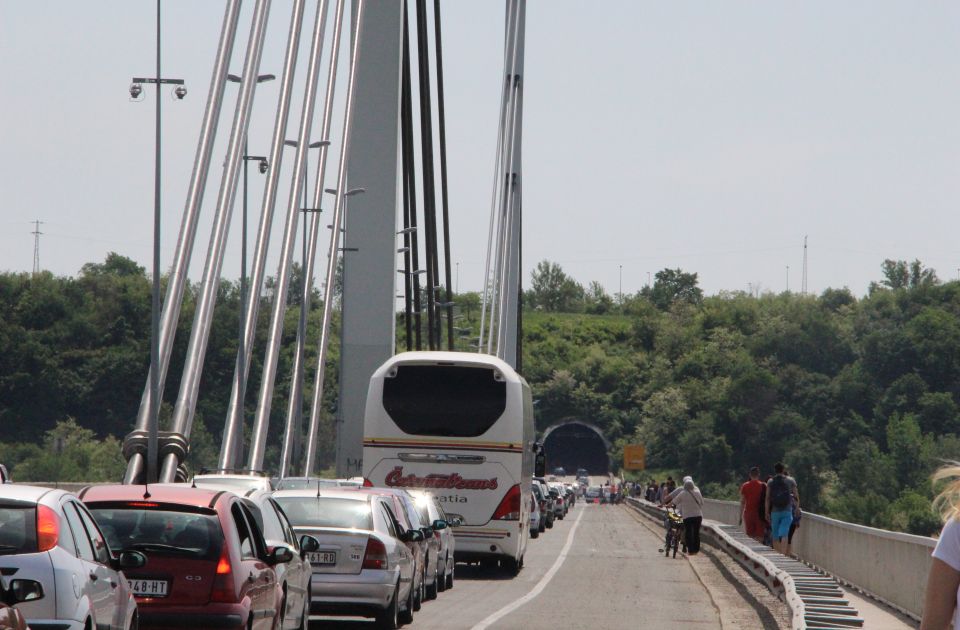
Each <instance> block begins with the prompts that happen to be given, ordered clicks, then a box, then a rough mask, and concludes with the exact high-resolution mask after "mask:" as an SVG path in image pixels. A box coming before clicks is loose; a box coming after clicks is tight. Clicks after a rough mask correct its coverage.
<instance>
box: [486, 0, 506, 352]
mask: <svg viewBox="0 0 960 630" xmlns="http://www.w3.org/2000/svg"><path fill="white" fill-rule="evenodd" d="M512 18H513V15H512V13H510V12H509V11H507V16H506V20H507V25H506V32H505V33H504V38H503V69H504V78H503V82H502V83H501V84H500V122H499V123H498V125H497V150H496V152H495V153H494V160H493V184H492V186H491V189H492V192H491V193H490V225H489V227H488V229H487V253H486V257H485V261H484V267H483V268H484V272H483V273H484V275H483V293H482V300H481V303H480V332H479V337H478V338H477V352H480V353H482V352H483V351H484V348H483V346H484V336H485V335H486V338H487V341H488V344H487V345H488V346H489V339H490V336H491V335H490V334H489V333H487V331H486V328H487V325H489V326H490V330H491V332H492V330H493V328H492V327H493V319H492V315H493V314H492V312H491V314H490V317H489V322H488V321H487V320H488V317H487V311H488V310H491V311H492V308H493V302H492V297H493V296H492V293H493V291H494V287H493V286H492V282H493V277H494V276H493V275H492V273H491V267H490V263H491V259H492V258H493V257H494V256H495V252H494V249H493V248H494V244H495V241H494V239H493V234H494V228H495V227H496V221H497V199H498V198H499V194H498V193H499V190H500V182H501V181H502V177H501V173H500V171H501V168H502V167H501V164H502V162H503V135H504V123H505V118H506V115H507V101H506V98H507V90H508V88H509V86H510V75H509V73H508V72H507V59H509V55H510V53H509V51H510V32H511V19H512ZM489 352H490V350H489V348H488V350H487V353H488V354H489Z"/></svg>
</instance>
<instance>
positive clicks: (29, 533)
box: [0, 503, 37, 556]
mask: <svg viewBox="0 0 960 630" xmlns="http://www.w3.org/2000/svg"><path fill="white" fill-rule="evenodd" d="M36 551H37V509H36V508H35V507H33V506H28V505H4V504H2V503H0V556H3V555H9V554H16V553H35V552H36Z"/></svg>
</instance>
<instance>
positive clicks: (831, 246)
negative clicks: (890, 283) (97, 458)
mask: <svg viewBox="0 0 960 630" xmlns="http://www.w3.org/2000/svg"><path fill="white" fill-rule="evenodd" d="M290 4H291V3H290V2H289V1H284V0H275V2H274V3H273V12H272V14H271V18H270V31H269V33H268V37H267V42H266V46H267V49H266V53H265V55H264V59H263V64H262V67H261V72H272V73H274V74H277V75H278V76H279V74H280V72H281V70H282V67H281V63H282V53H283V47H284V45H285V38H286V30H287V27H288V24H289V11H290ZM308 4H310V5H311V6H315V3H313V2H311V3H308ZM246 5H247V6H245V10H244V13H243V17H242V21H241V30H240V32H239V33H238V37H237V41H238V44H237V47H236V50H235V55H234V58H235V63H234V64H233V65H232V67H231V70H232V71H233V72H235V73H239V72H240V70H241V56H242V52H243V49H244V44H245V42H246V38H247V32H248V22H249V14H250V10H251V7H252V2H247V3H246ZM223 6H224V3H223V2H222V1H213V0H203V1H199V0H165V2H164V20H163V28H164V31H163V33H164V37H163V41H164V53H163V66H164V74H165V75H166V76H172V77H180V78H184V79H185V80H186V81H187V86H188V88H189V94H188V96H187V98H186V99H185V100H183V101H181V102H177V101H175V100H173V99H172V97H170V95H169V94H167V93H166V92H165V93H164V101H163V104H164V110H163V111H164V127H163V138H164V169H165V171H164V180H163V181H164V187H163V194H164V205H163V208H164V219H163V220H164V230H163V252H164V257H163V261H164V267H165V268H166V267H167V266H168V265H169V261H170V255H171V252H172V250H173V246H174V241H175V238H176V234H177V231H178V229H179V224H180V219H181V213H182V210H183V204H184V200H185V196H186V188H187V184H188V179H189V174H190V169H191V167H192V163H193V157H194V153H195V150H196V142H197V133H198V129H199V125H200V117H201V115H202V112H203V108H204V104H205V99H206V95H207V90H208V86H209V79H210V72H211V69H212V62H213V57H214V53H215V47H216V42H217V37H218V34H219V28H220V24H221V21H222V17H223ZM442 6H443V11H444V14H443V19H444V29H445V31H444V44H445V47H444V64H445V70H446V77H445V79H446V90H447V120H448V141H449V168H450V182H451V192H450V200H451V214H452V232H453V237H452V240H453V259H454V260H455V261H461V268H460V288H461V290H469V289H476V288H478V287H479V286H480V285H481V279H482V261H483V258H484V247H485V245H486V226H487V221H488V212H489V199H490V185H491V177H492V168H493V154H494V149H495V141H496V124H497V108H498V103H499V96H500V93H499V85H500V84H499V77H500V72H501V68H502V39H503V3H502V2H499V1H496V2H494V1H492V0H484V1H467V0H446V1H445V2H443V5H442ZM154 11H155V8H154V3H153V2H150V1H143V0H113V1H107V0H98V1H89V2H67V1H60V2H44V1H41V0H0V77H2V80H3V89H2V96H0V139H2V151H0V269H4V270H15V271H21V270H29V269H30V268H31V266H32V255H33V237H32V236H31V234H30V232H31V231H32V229H33V228H32V225H31V224H30V221H32V220H33V219H36V218H39V219H41V220H42V221H44V222H45V224H44V225H43V226H41V230H42V231H43V232H44V235H43V236H42V237H41V244H40V258H41V266H42V267H43V268H45V269H49V270H51V271H53V272H55V273H58V274H76V273H77V271H78V270H79V268H80V267H81V266H82V265H83V264H84V263H86V262H90V261H102V260H103V258H104V256H105V255H106V253H107V252H108V251H111V250H113V251H117V252H119V253H122V254H124V255H127V256H131V257H133V258H135V259H137V260H138V261H140V262H141V264H144V265H147V266H148V267H149V261H150V257H151V251H150V245H151V242H152V241H151V238H152V237H151V230H152V208H153V111H154V109H153V100H152V98H153V88H151V87H148V88H147V89H146V94H147V96H148V99H147V100H146V101H145V102H142V103H132V102H130V101H129V97H128V94H127V89H128V86H129V82H130V78H131V77H133V76H135V75H149V74H151V73H152V71H153V70H152V69H153V64H154V45H155V43H154V28H155V25H154V17H155V15H154ZM307 20H308V24H309V23H312V15H308V16H307ZM304 39H305V40H306V39H308V38H307V37H305V38H304ZM526 50H527V57H526V77H525V78H526V85H525V90H526V91H525V117H524V140H523V144H524V179H525V181H524V213H525V214H524V250H523V253H524V266H525V267H526V268H527V270H529V269H530V268H532V267H533V266H534V265H535V264H536V262H537V261H538V260H542V259H550V260H553V261H557V262H559V263H560V264H561V265H562V266H563V268H564V269H565V270H566V271H567V272H568V273H570V274H571V275H573V276H574V277H575V278H576V279H577V280H579V281H581V282H583V283H587V282H589V281H590V280H599V281H600V282H601V283H603V284H604V285H605V286H606V288H607V289H608V291H610V292H611V293H614V292H616V291H617V290H618V281H619V277H618V273H619V269H620V266H621V265H622V267H623V290H624V292H634V291H636V290H638V289H639V288H640V287H642V286H643V284H645V282H646V280H647V274H648V272H653V273H655V272H656V271H657V270H659V269H662V268H664V267H681V268H683V269H684V270H688V271H695V272H697V273H699V274H700V279H701V285H702V286H703V288H704V289H705V290H706V291H707V292H708V293H715V292H717V291H720V290H725V289H726V290H746V289H747V287H748V285H749V284H751V283H752V284H753V286H754V287H756V286H757V285H759V286H761V287H762V288H763V289H764V290H774V291H781V290H783V289H784V287H785V284H786V280H787V277H786V276H787V266H789V281H790V288H791V289H799V286H800V275H801V266H802V255H803V252H802V243H803V237H804V235H809V242H810V249H809V258H810V262H809V287H810V289H811V290H812V291H815V292H819V291H821V290H822V289H823V288H825V287H828V286H832V287H840V286H844V285H846V286H849V287H850V288H851V289H852V290H853V291H854V292H855V293H857V294H862V293H863V292H865V290H866V287H867V285H868V284H869V282H870V281H871V280H876V279H878V277H879V276H880V271H879V269H880V263H881V261H882V260H883V259H884V258H902V259H913V258H919V259H921V260H922V261H923V262H924V263H926V264H927V265H929V266H932V267H934V268H936V270H937V271H938V273H939V275H940V276H941V278H945V279H953V278H956V277H957V276H958V273H960V272H958V268H960V245H958V244H957V243H956V236H955V235H956V234H957V232H958V228H960V218H958V216H957V212H956V211H955V201H956V200H957V199H958V198H960V195H958V193H960V122H958V118H960V72H958V69H960V4H957V3H952V2H902V1H897V2H892V1H881V0H863V1H859V2H857V1H845V2H836V1H835V0H832V1H829V2H828V1H819V2H817V1H809V2H803V3H788V2H759V1H752V2H746V1H733V0H730V1H726V2H706V1H702V2H694V1H689V2H652V1H637V0H631V1H628V2H598V1H593V2H583V1H581V2H570V1H560V0H530V1H529V4H528V14H527V48H526ZM304 67H305V61H304V62H302V64H301V66H300V69H301V73H300V76H301V78H302V69H303V68H304ZM227 94H228V100H227V101H226V102H225V106H224V116H223V122H222V124H221V129H220V134H219V136H218V138H219V140H220V141H219V142H218V145H217V149H216V152H215V159H214V164H215V168H213V169H212V170H211V175H210V178H209V181H208V190H207V197H206V201H205V203H204V206H203V218H204V222H203V223H202V224H201V228H200V232H199V234H198V238H197V244H198V247H197V249H196V251H195V253H194V258H193V261H194V262H193V268H192V272H191V276H192V277H194V278H197V277H198V275H199V268H200V266H201V265H202V261H203V258H204V253H205V249H206V244H207V239H208V238H209V222H210V216H211V214H212V210H213V208H212V206H213V203H214V201H215V197H216V190H217V187H218V185H219V173H220V166H219V165H220V161H221V160H222V158H223V155H224V151H225V147H226V145H225V139H226V136H227V134H228V131H229V124H230V117H231V116H232V112H233V106H234V98H235V96H234V95H235V94H236V88H235V86H229V87H228V88H227ZM257 94H258V99H257V104H256V107H255V112H254V120H253V125H252V127H251V131H250V145H251V146H250V150H251V152H252V153H254V152H263V151H265V150H266V149H267V144H268V142H269V135H270V133H271V130H272V126H273V115H274V111H275V99H276V95H277V85H276V83H273V84H265V85H264V86H263V87H262V88H261V89H260V90H258V93H257ZM318 110H319V107H318ZM298 117H299V106H298V108H297V109H296V110H295V113H294V115H293V116H292V117H291V125H293V126H294V127H292V129H293V128H295V125H296V124H297V119H298ZM288 135H289V136H291V137H292V136H293V135H294V132H293V131H292V130H291V131H290V133H289V134H288ZM291 156H292V154H291V155H288V159H287V163H288V164H289V162H290V161H292V160H291V159H290V157H291ZM251 178H252V180H251V189H250V206H251V217H254V218H255V216H256V214H257V212H258V211H259V203H260V192H261V189H260V182H261V181H262V179H263V178H262V177H261V176H260V175H259V174H256V172H255V169H252V170H251ZM283 181H284V182H285V185H284V188H283V189H281V194H280V195H279V197H278V199H279V204H278V205H279V207H281V208H282V207H283V205H284V200H285V199H286V196H287V192H286V190H285V189H286V188H287V187H288V186H289V178H288V177H287V176H284V179H283ZM361 185H362V184H361ZM251 220H254V219H251ZM278 231H279V230H278ZM278 231H277V232H278ZM238 233H239V222H238V221H235V222H234V224H233V229H232V230H231V244H230V249H229V252H228V255H227V259H226V262H225V265H224V275H225V276H227V277H231V278H235V277H237V276H238V274H239V239H238V238H237V235H238ZM277 249H278V246H276V245H274V246H273V247H272V252H273V254H274V256H273V257H271V262H270V263H269V267H268V273H270V274H274V273H276V258H275V254H276V251H277ZM528 276H529V273H528V271H527V272H525V278H526V277H528Z"/></svg>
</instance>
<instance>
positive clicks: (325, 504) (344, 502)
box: [274, 497, 373, 530]
mask: <svg viewBox="0 0 960 630" xmlns="http://www.w3.org/2000/svg"><path fill="white" fill-rule="evenodd" d="M274 499H276V501H277V503H279V504H280V507H282V508H283V511H284V512H285V513H286V515H287V518H289V519H290V522H291V523H292V524H293V526H294V527H343V528H347V529H368V530H370V529H373V518H372V516H371V514H370V504H369V503H367V502H366V501H362V500H359V499H339V498H334V497H274Z"/></svg>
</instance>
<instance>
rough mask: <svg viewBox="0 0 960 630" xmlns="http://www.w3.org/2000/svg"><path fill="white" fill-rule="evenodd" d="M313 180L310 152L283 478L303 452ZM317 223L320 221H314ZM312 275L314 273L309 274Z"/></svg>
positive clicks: (302, 209) (305, 178) (306, 165)
mask: <svg viewBox="0 0 960 630" xmlns="http://www.w3.org/2000/svg"><path fill="white" fill-rule="evenodd" d="M283 144H284V145H285V146H288V147H293V148H297V147H298V146H299V145H300V143H299V142H297V141H296V140H284V141H283ZM329 144H330V141H329V140H317V141H315V142H311V143H310V144H308V145H307V149H319V148H320V147H324V146H327V145H329ZM309 180H310V157H309V152H308V154H307V155H306V156H305V158H304V175H303V202H302V205H301V206H300V212H302V213H303V237H302V238H301V254H300V256H301V258H300V317H299V318H298V320H297V347H296V350H295V353H296V354H295V357H296V358H295V366H294V375H293V378H294V379H295V385H294V386H293V387H292V388H291V393H292V394H293V396H294V398H295V401H294V404H293V408H294V414H292V415H291V416H290V417H289V418H288V421H287V423H288V425H292V426H290V427H289V430H290V431H291V432H292V433H291V435H290V438H291V440H292V444H290V445H289V446H290V447H291V450H292V451H293V452H292V453H290V452H287V439H286V437H285V438H284V449H283V450H284V452H283V453H282V457H281V459H282V460H283V461H282V462H281V463H280V472H281V475H280V476H281V477H283V476H285V475H286V472H287V470H288V467H289V463H288V460H290V461H293V460H295V459H296V453H297V452H298V451H299V450H300V429H301V428H302V427H303V379H304V374H305V370H304V366H303V362H304V350H305V348H306V337H307V312H308V308H309V302H310V300H309V297H310V296H309V295H306V287H307V283H308V277H307V276H308V274H307V238H308V236H309V232H308V231H307V214H308V213H316V214H319V213H320V212H322V209H321V208H310V207H308V202H307V190H308V188H309V186H308V183H309ZM314 220H315V221H318V220H319V219H314ZM310 275H311V276H312V275H313V274H312V273H311V274H310Z"/></svg>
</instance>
